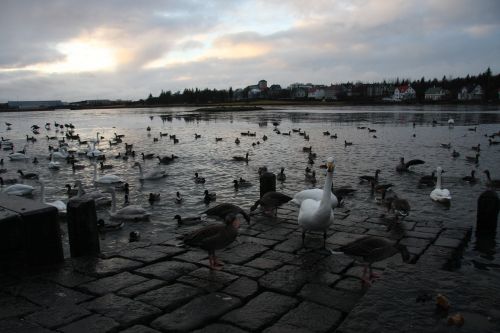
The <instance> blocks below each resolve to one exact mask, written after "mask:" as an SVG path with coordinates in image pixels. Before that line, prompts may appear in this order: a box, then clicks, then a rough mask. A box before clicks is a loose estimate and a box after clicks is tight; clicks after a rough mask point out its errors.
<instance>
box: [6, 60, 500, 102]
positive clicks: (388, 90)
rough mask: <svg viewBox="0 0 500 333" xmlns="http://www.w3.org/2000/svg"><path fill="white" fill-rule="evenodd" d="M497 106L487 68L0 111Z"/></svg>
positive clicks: (499, 95) (498, 80)
mask: <svg viewBox="0 0 500 333" xmlns="http://www.w3.org/2000/svg"><path fill="white" fill-rule="evenodd" d="M223 103H224V104H230V105H231V104H232V105H234V104H236V105H241V104H245V105H246V104H257V105H266V104H270V105H273V104H285V105H286V104H304V103H308V104H311V105H317V104H319V105H324V104H325V103H330V104H332V105H344V104H348V105H349V104H393V103H394V104H397V103H405V104H498V103H500V74H497V75H492V73H491V70H490V69H489V68H488V69H487V70H486V71H485V72H484V73H481V74H479V75H477V76H470V75H467V76H466V77H465V78H454V79H449V78H447V77H446V76H444V77H443V78H442V79H441V80H437V79H433V80H426V79H425V78H424V77H422V78H421V79H420V80H414V81H411V80H409V79H403V80H400V79H399V78H397V79H395V80H393V81H391V82H386V81H385V80H384V81H383V82H380V83H362V82H356V83H350V82H347V83H340V84H330V85H324V84H313V83H292V84H290V85H289V86H288V87H286V88H282V87H281V85H279V84H271V85H268V82H267V81H266V80H260V81H259V82H258V83H257V84H254V85H249V86H247V87H245V88H237V89H234V90H233V88H232V87H230V88H229V89H227V90H226V89H222V90H217V89H208V88H205V89H199V88H194V89H188V88H186V89H184V90H183V91H182V92H181V91H177V92H174V93H173V92H171V91H163V90H162V91H161V93H160V94H159V95H158V96H157V97H154V96H153V95H152V94H151V93H150V94H149V96H148V97H147V98H146V99H140V100H137V101H133V100H123V99H117V100H111V99H88V100H81V101H75V102H64V101H62V100H38V101H35V100H18V101H8V102H7V103H3V104H2V103H0V111H23V110H54V109H88V108H118V107H145V106H147V107H151V106H178V105H181V106H182V105H206V104H223Z"/></svg>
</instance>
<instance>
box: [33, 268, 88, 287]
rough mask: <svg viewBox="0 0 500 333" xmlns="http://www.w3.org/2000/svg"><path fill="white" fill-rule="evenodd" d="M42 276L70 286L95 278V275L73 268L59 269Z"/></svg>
mask: <svg viewBox="0 0 500 333" xmlns="http://www.w3.org/2000/svg"><path fill="white" fill-rule="evenodd" d="M42 278H44V279H47V280H50V281H53V282H56V283H58V284H60V285H63V286H65V287H68V288H73V287H76V286H78V285H80V284H83V283H87V282H90V281H93V280H95V279H96V278H95V277H93V276H88V275H84V274H81V273H79V272H77V271H75V270H73V268H65V269H59V270H56V271H53V272H50V273H47V274H45V275H43V276H42Z"/></svg>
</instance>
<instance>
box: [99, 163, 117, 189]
mask: <svg viewBox="0 0 500 333" xmlns="http://www.w3.org/2000/svg"><path fill="white" fill-rule="evenodd" d="M93 166H94V178H93V180H94V183H95V184H97V185H120V184H123V183H125V180H124V179H123V178H121V177H119V176H117V175H111V174H108V175H104V176H101V177H99V178H97V165H96V164H95V163H93Z"/></svg>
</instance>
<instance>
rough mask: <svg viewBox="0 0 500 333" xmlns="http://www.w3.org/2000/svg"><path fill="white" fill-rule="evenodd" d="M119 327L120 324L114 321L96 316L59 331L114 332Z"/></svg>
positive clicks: (72, 332) (84, 332)
mask: <svg viewBox="0 0 500 333" xmlns="http://www.w3.org/2000/svg"><path fill="white" fill-rule="evenodd" d="M119 326H120V324H118V323H117V322H116V321H114V320H113V319H111V318H108V317H103V316H100V315H97V314H96V315H92V316H90V317H86V318H83V319H81V320H78V321H75V322H73V323H71V324H69V325H66V326H64V327H61V328H59V329H58V331H60V332H63V333H89V332H113V331H116V330H117V329H118V327H119Z"/></svg>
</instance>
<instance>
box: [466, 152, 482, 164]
mask: <svg viewBox="0 0 500 333" xmlns="http://www.w3.org/2000/svg"><path fill="white" fill-rule="evenodd" d="M465 160H466V161H467V162H473V163H476V164H477V163H479V154H476V156H465Z"/></svg>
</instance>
